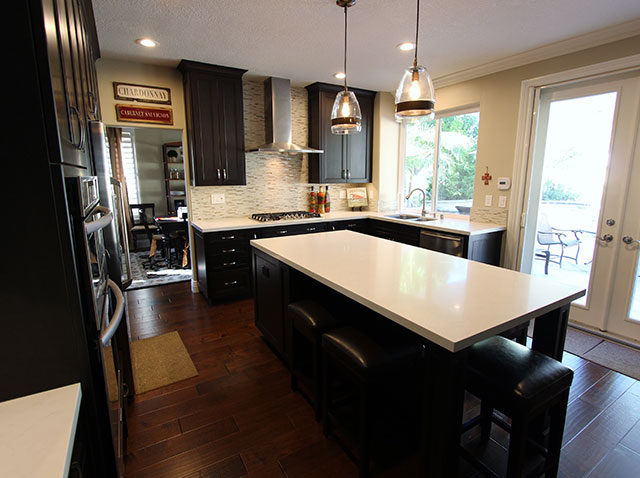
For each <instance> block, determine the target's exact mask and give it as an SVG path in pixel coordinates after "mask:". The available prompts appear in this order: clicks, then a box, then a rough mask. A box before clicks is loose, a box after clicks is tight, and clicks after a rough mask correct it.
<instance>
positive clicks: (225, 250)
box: [222, 249, 236, 254]
mask: <svg viewBox="0 0 640 478" xmlns="http://www.w3.org/2000/svg"><path fill="white" fill-rule="evenodd" d="M230 252H236V250H235V249H223V250H222V253H223V254H228V253H230Z"/></svg>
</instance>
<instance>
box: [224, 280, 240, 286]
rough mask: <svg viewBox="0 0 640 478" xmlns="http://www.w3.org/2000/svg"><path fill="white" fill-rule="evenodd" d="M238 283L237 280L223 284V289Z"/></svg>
mask: <svg viewBox="0 0 640 478" xmlns="http://www.w3.org/2000/svg"><path fill="white" fill-rule="evenodd" d="M237 284H238V281H237V280H232V281H231V282H225V283H224V285H225V287H229V286H231V285H237Z"/></svg>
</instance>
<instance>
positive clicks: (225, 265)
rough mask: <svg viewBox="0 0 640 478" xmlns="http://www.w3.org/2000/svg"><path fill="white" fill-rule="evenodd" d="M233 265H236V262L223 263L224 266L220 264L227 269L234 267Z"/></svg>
mask: <svg viewBox="0 0 640 478" xmlns="http://www.w3.org/2000/svg"><path fill="white" fill-rule="evenodd" d="M235 265H236V261H233V262H225V263H224V264H222V267H229V266H235Z"/></svg>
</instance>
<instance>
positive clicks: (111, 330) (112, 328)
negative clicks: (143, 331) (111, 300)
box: [100, 279, 124, 347]
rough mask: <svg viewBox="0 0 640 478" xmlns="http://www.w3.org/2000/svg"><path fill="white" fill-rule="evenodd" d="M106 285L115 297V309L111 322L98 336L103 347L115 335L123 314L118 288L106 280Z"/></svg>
mask: <svg viewBox="0 0 640 478" xmlns="http://www.w3.org/2000/svg"><path fill="white" fill-rule="evenodd" d="M107 285H108V286H109V289H111V291H112V292H113V295H115V297H116V307H115V310H114V311H113V317H111V320H110V321H109V326H108V327H107V328H106V329H105V330H104V332H102V334H100V342H102V346H103V347H106V346H107V344H108V343H109V340H111V338H112V337H113V336H114V334H115V333H116V330H117V329H118V326H119V325H120V321H121V320H122V313H123V312H124V295H122V291H121V290H120V287H118V286H117V285H116V283H115V282H113V281H112V280H111V279H107Z"/></svg>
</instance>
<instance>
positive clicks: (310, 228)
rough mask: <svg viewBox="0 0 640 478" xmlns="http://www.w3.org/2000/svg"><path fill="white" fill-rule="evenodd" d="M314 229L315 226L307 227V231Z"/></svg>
mask: <svg viewBox="0 0 640 478" xmlns="http://www.w3.org/2000/svg"><path fill="white" fill-rule="evenodd" d="M315 230H316V228H315V227H308V228H307V231H309V232H311V231H315Z"/></svg>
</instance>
